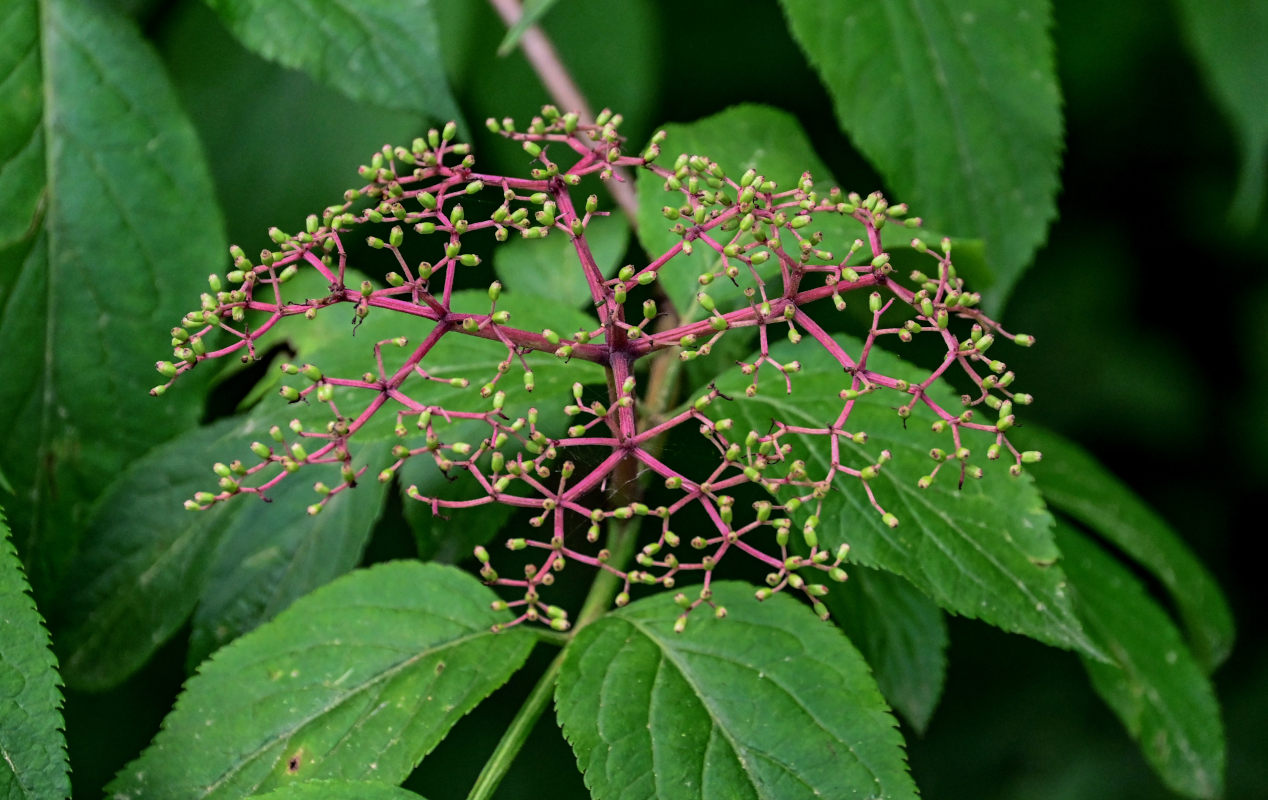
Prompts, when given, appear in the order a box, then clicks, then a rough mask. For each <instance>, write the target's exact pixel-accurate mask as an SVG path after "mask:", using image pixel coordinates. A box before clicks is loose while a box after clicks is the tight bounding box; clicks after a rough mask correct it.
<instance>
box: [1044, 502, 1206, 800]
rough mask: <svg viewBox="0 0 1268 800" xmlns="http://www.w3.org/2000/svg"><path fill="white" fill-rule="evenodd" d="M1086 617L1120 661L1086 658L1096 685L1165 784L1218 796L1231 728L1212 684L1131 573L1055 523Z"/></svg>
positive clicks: (1082, 615)
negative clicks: (1223, 717) (1226, 725)
mask: <svg viewBox="0 0 1268 800" xmlns="http://www.w3.org/2000/svg"><path fill="white" fill-rule="evenodd" d="M1056 535H1057V542H1058V544H1060V546H1061V552H1062V553H1063V554H1064V555H1065V560H1064V564H1065V568H1066V574H1067V575H1069V577H1070V585H1071V586H1072V587H1073V589H1074V593H1075V596H1076V599H1077V604H1076V605H1077V609H1078V614H1079V617H1080V618H1081V619H1082V620H1083V621H1084V623H1085V625H1086V627H1087V630H1088V632H1089V633H1090V634H1091V636H1092V637H1093V638H1094V639H1095V640H1096V642H1097V643H1098V644H1099V645H1101V646H1102V647H1103V648H1104V649H1105V651H1106V652H1107V653H1109V654H1110V655H1111V656H1112V658H1113V661H1114V663H1109V664H1107V663H1102V662H1097V661H1092V660H1091V659H1087V658H1085V659H1084V660H1083V663H1084V666H1085V667H1086V668H1087V671H1088V675H1089V676H1090V677H1091V679H1092V686H1093V687H1095V689H1096V691H1097V693H1098V694H1099V695H1100V696H1101V697H1102V698H1104V700H1105V702H1106V703H1107V704H1108V705H1109V707H1110V708H1111V709H1113V711H1114V713H1115V714H1117V715H1118V717H1119V719H1121V720H1122V721H1123V724H1124V725H1125V726H1126V727H1127V731H1128V732H1129V733H1130V734H1131V735H1132V738H1133V739H1135V740H1136V741H1137V742H1139V743H1140V747H1141V750H1142V751H1143V752H1144V754H1145V758H1146V760H1148V761H1149V763H1150V764H1151V765H1152V766H1153V768H1154V769H1155V770H1156V771H1157V772H1158V775H1159V776H1160V777H1161V778H1162V779H1163V781H1164V782H1165V783H1166V784H1167V785H1168V786H1170V787H1171V788H1172V789H1174V790H1175V791H1177V792H1181V793H1182V794H1186V795H1189V796H1190V797H1203V798H1207V797H1218V796H1219V795H1220V793H1221V790H1222V787H1223V783H1224V733H1223V728H1222V726H1221V724H1220V713H1219V706H1218V705H1217V704H1216V702H1215V693H1214V691H1213V690H1212V688H1211V684H1210V682H1209V681H1208V680H1207V678H1206V676H1205V675H1203V674H1202V670H1201V669H1199V667H1198V664H1197V662H1196V661H1194V659H1193V656H1192V655H1191V654H1190V653H1189V650H1188V648H1187V647H1186V646H1185V643H1184V640H1183V638H1182V637H1181V636H1180V632H1179V631H1178V630H1176V628H1175V626H1174V625H1172V624H1171V620H1170V619H1168V618H1167V614H1166V612H1165V611H1163V610H1162V609H1161V608H1160V607H1159V606H1158V604H1157V603H1155V602H1154V601H1153V600H1152V599H1151V598H1150V597H1149V595H1148V594H1147V593H1146V592H1145V588H1144V586H1142V585H1141V583H1140V581H1139V580H1137V579H1136V578H1135V577H1134V576H1133V575H1132V574H1131V571H1130V570H1128V569H1127V568H1126V567H1124V566H1123V565H1122V564H1121V563H1119V562H1118V561H1116V560H1115V559H1114V558H1112V557H1111V556H1109V555H1108V554H1107V553H1105V552H1104V551H1102V550H1101V549H1100V548H1099V547H1097V546H1096V545H1094V544H1093V543H1092V542H1090V541H1088V539H1086V538H1085V537H1084V536H1082V535H1081V534H1079V533H1078V532H1077V531H1076V530H1074V529H1073V528H1072V527H1070V526H1069V525H1067V524H1065V523H1058V524H1057V526H1056Z"/></svg>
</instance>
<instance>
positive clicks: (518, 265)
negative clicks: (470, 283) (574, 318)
mask: <svg viewBox="0 0 1268 800" xmlns="http://www.w3.org/2000/svg"><path fill="white" fill-rule="evenodd" d="M629 238H630V226H629V223H628V222H626V221H625V217H622V216H621V215H619V214H613V215H611V216H609V217H597V218H595V219H594V220H592V221H591V222H590V224H589V225H587V226H586V233H585V242H586V244H587V245H588V246H589V248H590V253H591V255H592V256H593V257H594V261H595V264H596V265H598V267H599V272H600V273H602V274H603V275H605V276H609V277H610V276H612V275H613V274H614V273H615V271H616V266H617V263H618V262H619V261H620V259H621V256H623V255H625V248H626V245H627V244H628V243H629ZM493 268H494V269H495V270H496V271H497V274H498V277H499V278H501V279H502V281H503V282H504V283H505V284H506V286H507V288H509V289H510V290H511V291H512V292H513V293H515V294H519V295H534V296H536V297H545V298H549V299H551V300H553V301H554V302H556V303H559V304H561V305H566V306H571V307H573V308H577V307H579V306H583V305H593V300H592V298H591V295H590V286H589V284H587V283H586V276H585V273H583V272H582V271H581V264H580V262H579V261H578V256H577V247H576V240H574V239H573V238H572V237H571V236H550V237H548V238H546V239H538V240H530V239H524V238H517V239H511V240H510V241H508V242H506V243H505V244H502V245H500V246H499V247H498V248H497V250H495V251H494V252H493ZM569 332H571V331H569Z"/></svg>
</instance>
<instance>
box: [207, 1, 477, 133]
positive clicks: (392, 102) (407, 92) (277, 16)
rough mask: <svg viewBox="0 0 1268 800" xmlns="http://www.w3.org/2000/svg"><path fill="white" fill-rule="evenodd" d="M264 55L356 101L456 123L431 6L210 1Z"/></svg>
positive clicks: (415, 3) (244, 40) (425, 3)
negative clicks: (452, 120)
mask: <svg viewBox="0 0 1268 800" xmlns="http://www.w3.org/2000/svg"><path fill="white" fill-rule="evenodd" d="M208 4H209V5H210V6H211V7H212V8H213V9H214V10H215V11H216V12H217V13H218V14H219V15H220V18H221V20H222V21H224V23H225V25H226V26H227V27H228V28H229V30H231V31H233V34H234V36H237V37H238V39H239V40H240V41H241V42H242V43H243V44H244V45H246V46H247V47H248V48H249V49H251V50H253V51H255V52H256V53H258V54H259V55H260V56H262V57H264V58H266V59H268V60H270V61H276V62H278V63H279V64H282V65H283V66H287V67H291V68H292V69H302V70H304V72H307V73H308V74H309V75H310V76H312V78H313V80H316V81H318V82H320V83H324V84H326V85H328V86H332V87H334V88H335V89H338V90H339V91H341V92H343V93H344V94H346V95H348V96H349V97H351V98H352V99H354V100H360V101H363V102H368V103H374V104H376V105H379V106H383V107H385V108H398V109H404V110H408V111H418V112H420V113H423V114H426V115H427V116H428V117H430V118H432V119H444V120H449V119H457V118H458V107H457V104H456V103H454V99H453V96H452V95H451V94H450V92H449V84H448V82H447V81H446V80H445V69H444V63H443V62H442V60H441V57H440V31H439V28H438V27H437V24H436V19H435V17H434V15H433V13H432V5H431V2H430V0H405V2H397V3H391V4H386V5H385V4H383V3H377V2H373V0H346V2H341V3H320V2H315V1H314V0H208Z"/></svg>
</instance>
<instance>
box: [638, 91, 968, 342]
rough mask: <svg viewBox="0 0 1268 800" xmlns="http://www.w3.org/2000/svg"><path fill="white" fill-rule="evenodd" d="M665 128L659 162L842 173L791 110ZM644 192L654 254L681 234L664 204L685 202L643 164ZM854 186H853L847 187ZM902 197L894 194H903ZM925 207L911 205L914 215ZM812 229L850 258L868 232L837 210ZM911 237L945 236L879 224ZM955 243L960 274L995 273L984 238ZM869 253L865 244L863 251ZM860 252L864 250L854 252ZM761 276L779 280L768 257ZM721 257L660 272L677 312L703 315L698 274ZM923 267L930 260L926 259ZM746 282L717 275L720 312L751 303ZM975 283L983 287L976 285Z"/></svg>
mask: <svg viewBox="0 0 1268 800" xmlns="http://www.w3.org/2000/svg"><path fill="white" fill-rule="evenodd" d="M664 130H665V132H666V134H667V136H666V139H665V144H664V145H663V150H664V154H663V155H662V156H661V161H667V162H669V163H670V164H672V163H673V159H674V158H677V156H678V154H680V153H687V154H689V155H700V156H704V157H706V158H709V159H712V160H713V161H716V162H717V163H718V164H720V165H721V166H722V167H723V169H725V170H726V173H727V176H728V177H730V178H731V179H732V180H738V179H739V177H740V175H742V174H743V173H744V171H745V170H748V169H755V170H757V171H758V173H759V174H761V175H763V176H765V177H766V178H768V179H770V180H773V181H775V182H776V183H777V184H778V186H779V187H781V188H784V189H787V188H790V187H792V186H795V185H796V182H797V180H799V179H800V178H801V175H802V173H805V172H809V173H810V175H811V177H812V178H813V179H814V181H815V185H816V187H818V188H819V189H820V190H821V191H824V192H826V191H827V190H828V189H831V188H832V187H833V186H836V185H837V183H836V179H835V178H833V176H832V173H830V172H829V171H828V168H827V167H826V166H825V165H824V163H823V161H822V160H821V159H820V158H819V156H818V155H816V154H815V151H814V148H813V147H812V146H811V144H810V139H809V137H808V136H806V132H805V131H804V130H803V129H802V127H801V123H800V122H798V121H797V119H796V118H795V117H793V116H792V115H791V114H788V113H787V112H784V111H780V110H779V109H776V108H772V107H770V106H763V105H755V104H742V105H737V106H732V107H731V108H728V109H726V110H725V111H721V112H719V113H717V114H714V115H713V116H711V117H706V118H704V119H700V120H697V121H695V122H689V123H682V124H671V125H665V126H664ZM636 188H637V192H638V241H639V244H640V245H642V247H643V249H644V250H645V251H646V252H647V254H648V255H649V256H651V257H653V258H655V257H657V256H659V255H661V254H662V253H664V252H666V251H668V250H669V249H670V248H671V247H673V246H674V245H675V244H677V243H678V242H679V241H680V237H679V236H677V235H675V234H674V233H672V232H671V230H670V229H671V228H672V227H673V225H674V223H672V222H670V221H669V220H667V219H665V217H664V215H663V214H662V209H663V208H664V206H666V205H670V206H673V207H678V206H680V205H681V204H682V202H683V197H682V194H681V193H679V192H666V191H665V189H664V181H663V180H662V179H660V178H659V177H657V176H656V175H654V174H652V173H650V172H646V171H641V170H640V171H639V173H638V175H637V183H636ZM842 188H843V189H845V190H848V189H849V187H842ZM900 199H902V198H898V199H896V200H895V202H897V200H900ZM919 213H921V209H919V208H915V207H913V214H919ZM809 230H815V231H819V232H821V233H822V234H823V247H824V248H826V249H827V250H829V251H830V252H833V253H839V254H840V256H841V257H844V256H845V254H846V253H847V252H849V250H850V246H851V245H852V244H853V243H854V241H855V240H856V239H859V238H861V237H864V235H865V234H864V229H863V226H862V224H861V223H859V222H857V221H855V220H854V219H852V218H848V217H844V216H839V215H835V214H819V215H817V216H816V217H815V221H814V223H813V225H812V226H811V227H810V228H809ZM913 237H919V238H921V239H924V240H926V241H929V242H931V243H932V242H937V241H939V240H940V239H941V236H940V235H938V234H937V233H935V232H933V231H929V230H925V229H922V228H918V229H915V230H913V229H909V228H905V227H903V226H901V225H889V226H886V227H885V228H882V229H881V242H882V244H883V245H884V247H885V248H886V249H887V250H888V249H890V248H893V249H894V250H895V251H901V250H903V249H904V248H909V247H910V244H911V240H912V238H913ZM953 241H955V242H957V260H956V266H957V268H958V267H960V265H961V261H960V258H959V254H960V253H961V251H962V254H963V255H964V256H965V258H964V267H965V268H966V270H965V271H964V272H962V273H961V274H962V275H963V276H964V277H965V278H969V279H972V280H975V281H980V282H981V283H987V282H989V281H991V280H993V278H992V276H991V273H990V271H989V269H988V268H987V266H986V263H985V261H984V260H983V258H982V256H981V253H980V250H981V247H980V243H973V242H963V243H961V242H960V240H953ZM865 252H866V251H865ZM856 259H861V256H856ZM768 263H769V264H770V266H769V267H767V268H766V269H767V272H766V273H764V274H763V275H762V277H763V280H765V281H766V282H767V284H768V288H769V285H770V284H771V282H772V281H773V282H774V286H776V287H778V286H779V285H780V284H779V267H778V265H777V264H775V263H774V262H768ZM719 264H720V260H719V258H718V256H717V253H716V252H714V251H713V250H711V249H709V248H707V247H703V246H697V247H696V248H695V249H694V252H692V253H691V254H690V255H678V256H676V257H675V258H674V260H673V262H672V263H671V264H669V265H668V266H667V267H665V268H664V269H662V270H660V272H659V276H660V279H659V285H660V286H661V287H663V288H664V290H665V293H666V294H668V295H669V298H670V299H671V300H673V301H674V305H675V306H676V307H677V309H678V312H679V315H680V316H683V317H684V318H687V319H700V318H702V317H703V316H704V313H703V310H702V309H701V308H700V306H699V304H698V303H697V302H696V293H697V292H699V291H701V289H702V288H703V287H701V285H700V284H699V282H698V280H697V278H698V277H699V275H700V274H701V273H702V272H706V271H708V272H717V271H718V269H719ZM922 266H924V265H922ZM745 288H756V286H755V282H754V281H753V279H752V277H751V276H750V275H746V274H744V273H743V272H742V273H741V275H740V277H739V279H738V281H737V282H735V283H733V282H731V281H727V280H715V281H714V282H713V283H712V284H710V285H709V286H708V288H707V291H708V293H709V296H710V297H712V298H713V300H714V302H715V303H716V304H717V305H718V307H719V309H720V310H721V311H722V312H724V313H725V312H726V311H728V310H731V309H733V308H740V307H744V306H747V305H748V301H747V299H745V297H744V293H743V290H744V289H745ZM974 288H981V286H980V285H979V286H975V287H974Z"/></svg>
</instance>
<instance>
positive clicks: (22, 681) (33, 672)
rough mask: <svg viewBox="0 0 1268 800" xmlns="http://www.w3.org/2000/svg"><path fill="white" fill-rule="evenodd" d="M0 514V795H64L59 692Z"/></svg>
mask: <svg viewBox="0 0 1268 800" xmlns="http://www.w3.org/2000/svg"><path fill="white" fill-rule="evenodd" d="M9 535H10V534H9V524H8V522H7V521H6V520H5V517H4V511H3V510H0V760H2V761H3V766H0V796H4V797H6V798H10V797H12V798H28V799H29V800H61V798H64V797H69V796H70V766H69V764H67V762H66V738H65V737H64V736H63V735H62V728H63V722H62V712H61V706H62V693H61V692H60V691H58V688H57V687H58V684H59V683H60V681H59V679H58V677H57V659H55V658H53V653H52V651H50V650H49V649H48V631H47V630H45V628H44V622H43V620H41V619H40V612H39V611H38V610H37V609H36V608H35V603H34V601H32V600H31V596H30V594H29V593H30V589H31V587H30V586H28V585H27V582H26V576H25V575H24V574H23V573H22V564H21V563H20V562H19V561H18V554H17V553H16V552H15V551H14V549H13V543H12V542H11V541H9Z"/></svg>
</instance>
